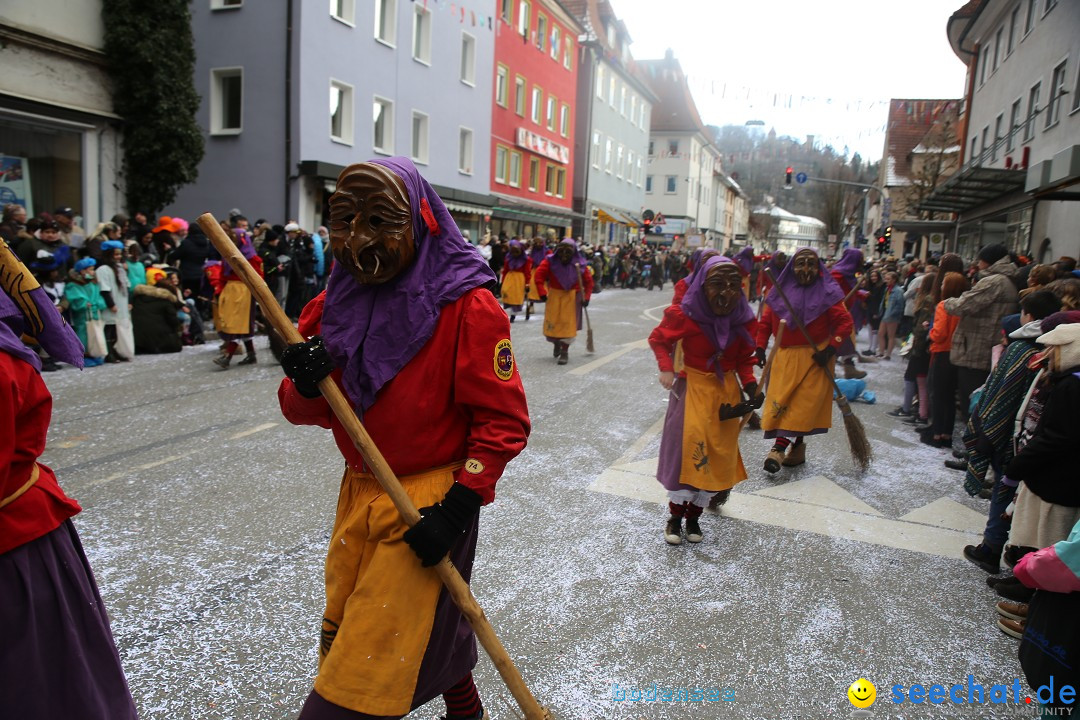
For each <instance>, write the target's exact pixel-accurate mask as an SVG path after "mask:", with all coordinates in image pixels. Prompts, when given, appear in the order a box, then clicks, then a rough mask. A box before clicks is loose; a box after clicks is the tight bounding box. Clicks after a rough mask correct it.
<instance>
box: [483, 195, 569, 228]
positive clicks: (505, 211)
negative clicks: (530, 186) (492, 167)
mask: <svg viewBox="0 0 1080 720" xmlns="http://www.w3.org/2000/svg"><path fill="white" fill-rule="evenodd" d="M495 197H496V199H497V202H498V204H497V205H496V206H495V207H493V208H492V209H491V215H492V217H497V218H502V219H504V220H520V221H524V222H534V223H540V224H543V225H553V226H556V227H566V226H567V225H570V224H571V223H572V222H573V220H574V218H584V217H585V216H584V215H581V214H580V213H575V212H573V211H571V210H564V209H562V208H554V207H551V206H550V205H542V204H540V203H532V202H528V201H524V200H518V199H515V198H510V197H507V196H506V195H499V194H497V193H496V194H495Z"/></svg>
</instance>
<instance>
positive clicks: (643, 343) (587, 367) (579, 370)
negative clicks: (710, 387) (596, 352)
mask: <svg viewBox="0 0 1080 720" xmlns="http://www.w3.org/2000/svg"><path fill="white" fill-rule="evenodd" d="M647 347H649V341H648V340H647V339H645V340H635V341H634V342H631V343H626V344H625V345H623V346H622V348H621V349H619V350H616V351H615V352H613V353H609V354H607V355H604V356H603V357H599V358H597V359H596V360H593V361H592V362H591V363H586V364H584V365H582V366H580V367H576V368H574V369H573V370H571V371H570V372H569V373H568V374H569V375H585V374H586V373H590V372H592V371H593V370H595V369H597V368H599V367H603V366H604V365H607V364H608V363H609V362H611V361H612V360H617V359H618V358H621V357H622V356H623V355H625V354H626V353H628V352H630V351H631V350H637V349H639V348H647Z"/></svg>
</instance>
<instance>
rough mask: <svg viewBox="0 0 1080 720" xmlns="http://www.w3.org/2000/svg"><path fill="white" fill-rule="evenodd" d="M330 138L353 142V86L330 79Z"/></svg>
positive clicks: (340, 141)
mask: <svg viewBox="0 0 1080 720" xmlns="http://www.w3.org/2000/svg"><path fill="white" fill-rule="evenodd" d="M330 139H331V140H333V141H334V142H339V143H345V144H346V145H352V144H353V86H352V85H349V84H348V83H343V82H341V81H340V80H334V79H333V78H331V79H330Z"/></svg>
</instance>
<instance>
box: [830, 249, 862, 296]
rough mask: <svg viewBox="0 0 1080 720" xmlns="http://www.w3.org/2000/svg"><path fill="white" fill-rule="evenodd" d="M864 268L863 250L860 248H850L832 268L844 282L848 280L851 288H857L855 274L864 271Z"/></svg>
mask: <svg viewBox="0 0 1080 720" xmlns="http://www.w3.org/2000/svg"><path fill="white" fill-rule="evenodd" d="M862 268H863V254H862V250H860V249H858V248H848V249H847V250H845V251H844V254H843V255H841V256H840V259H839V260H837V261H836V264H835V265H833V266H832V271H833V272H834V273H836V274H838V275H839V276H840V277H842V278H844V280H847V283H848V286H849V287H855V273H857V272H859V271H860V270H862Z"/></svg>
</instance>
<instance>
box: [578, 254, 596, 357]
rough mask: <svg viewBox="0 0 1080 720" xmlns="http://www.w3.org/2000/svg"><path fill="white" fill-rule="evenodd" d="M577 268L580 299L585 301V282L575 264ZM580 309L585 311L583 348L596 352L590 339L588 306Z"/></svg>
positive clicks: (590, 329) (590, 327)
mask: <svg viewBox="0 0 1080 720" xmlns="http://www.w3.org/2000/svg"><path fill="white" fill-rule="evenodd" d="M574 267H575V268H576V269H577V282H578V287H579V288H580V289H581V301H582V302H584V301H585V282H584V281H583V280H582V277H581V266H580V265H575V266H574ZM581 311H582V312H584V313H585V350H586V351H588V352H596V348H595V347H594V346H593V341H592V323H591V322H589V308H587V307H582V308H581Z"/></svg>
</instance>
